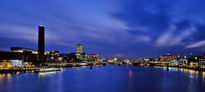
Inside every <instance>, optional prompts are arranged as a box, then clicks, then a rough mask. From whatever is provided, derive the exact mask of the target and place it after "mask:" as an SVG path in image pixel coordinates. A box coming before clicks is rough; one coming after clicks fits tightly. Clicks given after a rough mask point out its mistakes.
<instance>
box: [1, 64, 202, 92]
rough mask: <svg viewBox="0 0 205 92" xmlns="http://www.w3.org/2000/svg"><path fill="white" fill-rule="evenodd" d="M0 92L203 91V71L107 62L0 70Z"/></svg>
mask: <svg viewBox="0 0 205 92" xmlns="http://www.w3.org/2000/svg"><path fill="white" fill-rule="evenodd" d="M0 92H205V72H197V71H192V70H187V69H180V68H170V69H169V71H167V70H166V68H163V67H161V68H160V67H159V68H157V67H134V66H132V65H121V66H118V65H108V66H93V68H92V70H90V67H89V66H82V67H70V68H64V69H62V71H61V72H49V73H39V74H38V73H20V74H0Z"/></svg>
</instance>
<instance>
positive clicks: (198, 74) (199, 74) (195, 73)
mask: <svg viewBox="0 0 205 92" xmlns="http://www.w3.org/2000/svg"><path fill="white" fill-rule="evenodd" d="M156 68H163V70H164V71H169V72H183V73H186V74H188V76H189V77H190V78H195V79H198V78H199V79H200V78H202V79H203V81H205V71H201V72H199V71H196V70H191V69H185V68H175V67H169V69H168V70H167V67H156Z"/></svg>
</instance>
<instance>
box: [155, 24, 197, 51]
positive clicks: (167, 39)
mask: <svg viewBox="0 0 205 92" xmlns="http://www.w3.org/2000/svg"><path fill="white" fill-rule="evenodd" d="M195 31H196V29H195V27H194V26H193V25H188V26H187V25H186V26H184V25H180V26H177V25H172V26H171V27H170V28H168V29H167V30H166V31H165V32H164V33H162V34H161V35H160V36H159V37H158V39H157V40H156V45H157V46H160V47H161V46H168V47H169V46H174V45H182V44H184V43H185V41H184V40H185V39H187V38H188V37H190V36H191V35H192V34H193V33H194V32H195Z"/></svg>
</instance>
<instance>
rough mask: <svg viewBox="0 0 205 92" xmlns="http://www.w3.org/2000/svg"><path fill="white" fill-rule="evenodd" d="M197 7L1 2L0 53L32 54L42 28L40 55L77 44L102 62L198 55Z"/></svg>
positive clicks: (201, 48)
mask: <svg viewBox="0 0 205 92" xmlns="http://www.w3.org/2000/svg"><path fill="white" fill-rule="evenodd" d="M79 2H81V3H79ZM82 2H83V4H82ZM203 3H205V2H204V1H203V0H199V1H197V2H196V1H194V0H190V1H186V0H182V1H172V2H169V1H167V2H163V1H162V0H158V1H156V2H149V1H143V0H140V1H134V0H128V1H124V0H120V1H119V2H117V1H116V0H111V1H110V0H103V1H98V2H96V1H94V0H89V2H88V1H81V0H80V1H74V0H70V1H62V2H58V1H57V0H52V1H50V0H45V1H40V2H39V1H38V0H35V1H25V0H22V2H19V1H17V0H13V1H12V2H9V1H2V3H1V4H0V5H1V7H2V8H1V9H0V11H2V12H4V13H3V14H1V15H0V19H1V22H0V34H1V35H0V38H1V39H0V42H1V43H0V44H1V46H0V50H1V51H2V50H5V51H8V50H9V48H10V47H25V48H32V49H37V39H38V36H37V35H38V33H37V32H38V29H37V26H39V25H41V24H42V25H44V26H45V28H46V35H45V37H46V47H45V49H46V50H49V51H51V50H59V51H60V52H62V53H71V52H75V49H74V48H75V47H76V45H77V44H83V45H85V52H87V53H98V54H99V56H100V57H107V58H114V57H123V58H140V57H142V58H147V57H159V56H160V55H164V54H167V53H170V54H174V55H181V56H183V55H186V56H188V55H189V54H190V53H193V55H203V54H204V52H205V37H204V35H205V31H204V30H205V23H204V22H203V21H202V20H203V19H204V18H205V17H204V13H205V12H204V11H203V8H205V7H204V6H203ZM44 5H45V6H44Z"/></svg>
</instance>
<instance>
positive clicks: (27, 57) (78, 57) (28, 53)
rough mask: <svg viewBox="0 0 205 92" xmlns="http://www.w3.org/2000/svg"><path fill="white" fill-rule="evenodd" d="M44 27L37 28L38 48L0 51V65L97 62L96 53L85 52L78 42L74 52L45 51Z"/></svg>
mask: <svg viewBox="0 0 205 92" xmlns="http://www.w3.org/2000/svg"><path fill="white" fill-rule="evenodd" d="M44 31H45V28H44V27H43V26H39V30H38V33H39V34H38V50H35V49H29V48H23V47H11V48H10V52H5V51H0V68H1V67H19V66H21V67H22V66H23V67H32V66H41V65H47V64H49V63H77V62H97V61H98V55H97V54H86V53H85V52H84V51H83V45H82V44H78V45H77V48H76V50H77V51H76V52H74V53H70V54H63V53H60V52H59V51H45V32H44Z"/></svg>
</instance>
